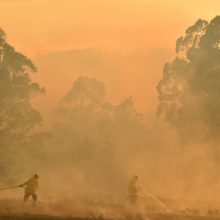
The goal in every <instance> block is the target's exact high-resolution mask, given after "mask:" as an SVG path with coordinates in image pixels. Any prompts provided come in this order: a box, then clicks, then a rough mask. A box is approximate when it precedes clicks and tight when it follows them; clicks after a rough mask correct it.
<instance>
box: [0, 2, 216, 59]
mask: <svg viewBox="0 0 220 220" xmlns="http://www.w3.org/2000/svg"><path fill="white" fill-rule="evenodd" d="M204 2H206V3H204ZM204 2H203V1H199V0H194V1H189V0H185V1H183V0H180V1H176V0H166V1H163V0H160V1H158V0H62V1H61V0H0V10H1V13H0V25H1V27H2V28H3V29H4V30H5V31H6V32H7V34H8V40H9V41H10V42H11V43H12V44H13V45H14V46H15V47H16V48H17V49H19V50H20V51H22V52H24V53H25V54H27V55H29V56H30V55H31V56H34V55H36V54H39V53H46V52H49V51H54V50H66V49H70V48H85V47H97V48H105V49H122V50H132V49H140V48H141V49H143V48H144V49H148V48H154V47H157V48H158V47H159V48H160V47H172V48H173V47H174V42H175V40H176V38H177V37H178V36H179V35H180V34H182V33H183V31H184V29H185V28H186V27H187V26H188V25H190V24H192V22H194V21H195V20H196V19H198V18H201V17H202V18H209V17H213V16H215V15H216V14H217V8H218V7H216V5H218V4H219V1H217V0H211V1H204Z"/></svg>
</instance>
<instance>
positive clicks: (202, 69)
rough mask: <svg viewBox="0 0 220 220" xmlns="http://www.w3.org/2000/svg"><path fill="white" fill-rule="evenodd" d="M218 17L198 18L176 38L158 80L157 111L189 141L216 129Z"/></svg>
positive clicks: (219, 121)
mask: <svg viewBox="0 0 220 220" xmlns="http://www.w3.org/2000/svg"><path fill="white" fill-rule="evenodd" d="M219 85H220V17H219V16H217V17H215V18H214V19H212V20H211V21H210V22H208V21H205V20H201V19H199V20H198V21H197V22H196V23H195V24H194V25H193V26H191V27H189V28H188V29H187V30H186V32H185V35H184V36H182V37H180V38H179V39H178V40H177V41H176V57H175V59H174V60H173V61H172V62H170V63H166V64H165V65H164V68H163V77H162V79H161V80H160V82H159V83H158V86H157V90H158V93H159V106H158V115H161V114H162V115H164V118H165V119H166V120H167V121H168V122H169V123H170V124H171V125H172V126H174V127H175V128H177V130H178V131H179V134H180V135H181V137H183V139H185V140H187V141H192V140H193V139H196V137H199V139H201V140H204V139H206V138H209V137H217V134H218V133H219V131H220V114H219V112H220V86H219Z"/></svg>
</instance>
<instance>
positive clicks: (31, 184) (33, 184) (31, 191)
mask: <svg viewBox="0 0 220 220" xmlns="http://www.w3.org/2000/svg"><path fill="white" fill-rule="evenodd" d="M39 177H40V175H39V173H35V174H34V176H33V177H31V178H30V179H29V180H28V181H26V182H24V183H23V184H21V185H19V187H25V191H24V202H26V201H27V200H28V198H29V197H30V196H32V199H33V201H34V202H36V201H37V189H38V185H39V183H38V180H39Z"/></svg>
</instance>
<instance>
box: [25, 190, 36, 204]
mask: <svg viewBox="0 0 220 220" xmlns="http://www.w3.org/2000/svg"><path fill="white" fill-rule="evenodd" d="M30 196H32V199H33V201H34V202H36V201H37V194H36V193H28V192H25V194H24V202H27V200H28V198H29V197H30Z"/></svg>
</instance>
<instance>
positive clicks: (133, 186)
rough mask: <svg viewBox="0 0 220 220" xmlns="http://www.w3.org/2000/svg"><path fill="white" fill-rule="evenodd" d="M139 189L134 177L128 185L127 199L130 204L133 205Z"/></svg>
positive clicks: (136, 178)
mask: <svg viewBox="0 0 220 220" xmlns="http://www.w3.org/2000/svg"><path fill="white" fill-rule="evenodd" d="M140 189H141V188H140V187H139V186H138V176H137V175H134V176H133V177H132V179H131V180H130V181H129V184H128V197H129V200H130V202H131V204H133V205H135V204H136V202H137V198H138V191H139V190H140Z"/></svg>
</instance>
